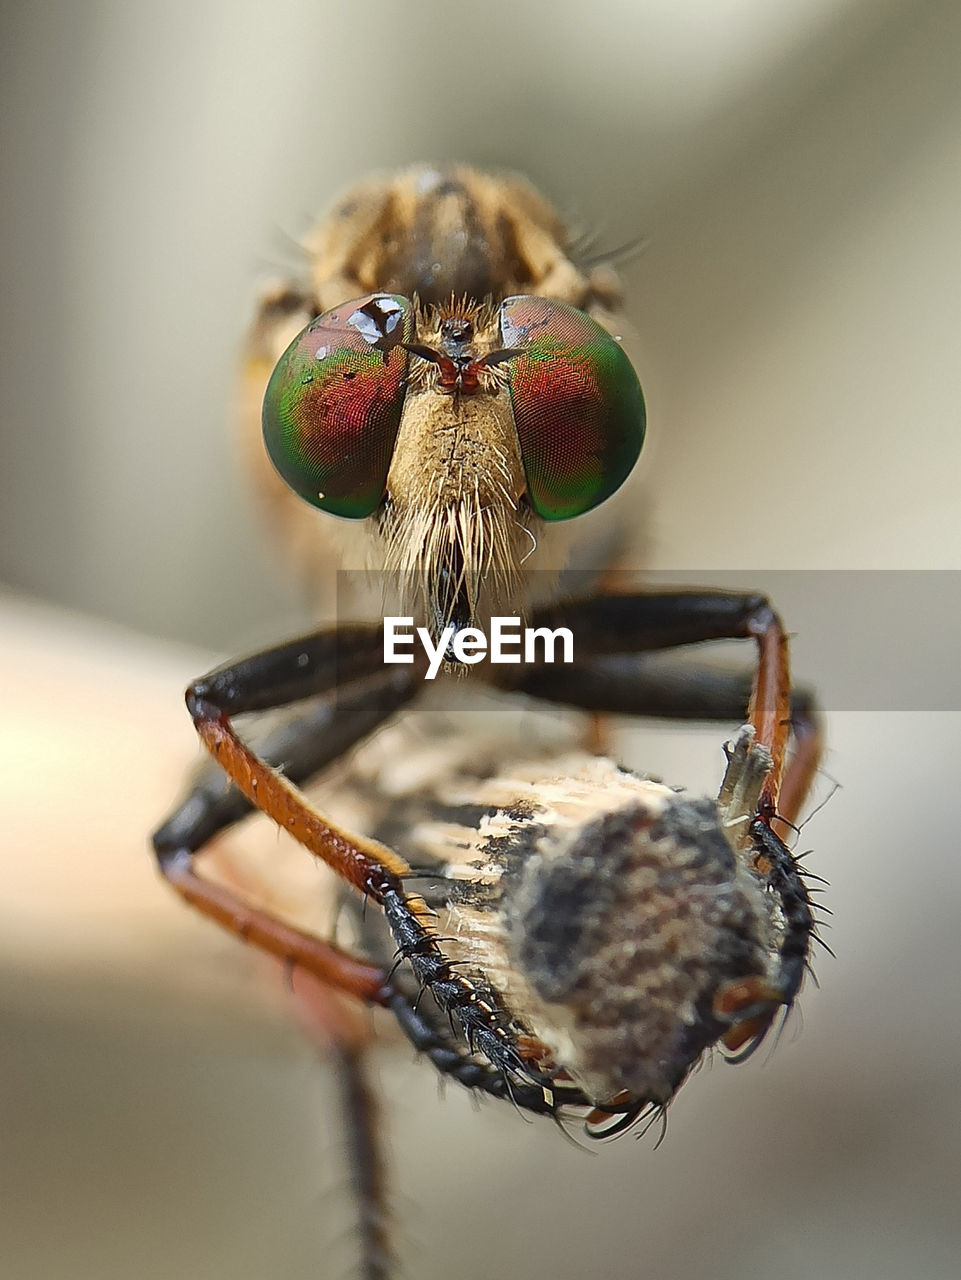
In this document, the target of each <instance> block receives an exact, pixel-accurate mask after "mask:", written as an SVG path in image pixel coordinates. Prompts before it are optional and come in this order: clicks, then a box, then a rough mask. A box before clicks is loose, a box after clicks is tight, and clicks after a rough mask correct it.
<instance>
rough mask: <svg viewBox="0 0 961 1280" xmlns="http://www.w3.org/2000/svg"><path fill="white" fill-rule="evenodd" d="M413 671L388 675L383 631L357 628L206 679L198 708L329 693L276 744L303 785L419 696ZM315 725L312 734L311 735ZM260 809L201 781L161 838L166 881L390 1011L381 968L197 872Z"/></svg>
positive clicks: (266, 947)
mask: <svg viewBox="0 0 961 1280" xmlns="http://www.w3.org/2000/svg"><path fill="white" fill-rule="evenodd" d="M409 671H410V669H409V668H404V667H397V668H392V669H391V670H390V671H389V672H385V670H384V668H383V667H382V666H381V639H380V635H379V632H372V631H371V630H370V629H368V628H350V629H343V630H341V631H340V632H338V633H333V632H328V633H322V634H320V635H315V636H309V637H306V638H305V639H303V640H300V641H294V642H292V643H289V644H285V645H282V646H280V647H279V648H276V649H271V650H268V651H266V652H265V653H262V654H258V655H256V656H255V657H253V658H248V659H245V660H243V661H241V662H238V663H233V664H231V665H229V666H227V667H221V668H219V669H218V670H217V671H215V672H212V673H211V674H210V676H208V677H206V678H205V679H204V680H200V681H196V682H195V683H194V684H193V685H192V686H191V688H190V690H189V692H188V700H192V701H194V702H196V700H197V698H198V696H201V697H202V696H203V694H202V691H203V690H205V689H206V690H209V691H213V696H220V697H222V698H223V699H224V701H226V702H227V703H228V704H230V705H231V706H232V707H233V706H235V705H236V704H237V703H238V702H242V703H243V709H244V710H248V711H263V710H266V709H269V708H271V707H274V706H283V705H287V704H289V703H292V702H295V701H300V700H301V699H304V698H307V697H317V696H318V695H321V694H323V695H326V697H325V698H324V699H323V700H322V701H321V702H320V703H319V704H318V705H317V706H316V707H315V708H313V709H312V710H311V712H309V713H307V714H306V715H305V716H304V717H303V718H302V719H301V720H299V721H298V720H294V721H291V722H289V723H288V724H287V725H286V726H285V727H284V729H283V730H282V731H281V732H280V733H279V734H278V735H275V737H274V738H273V740H270V739H268V743H267V750H268V751H269V752H270V753H271V754H270V757H269V758H270V759H272V761H273V763H274V764H281V763H283V764H285V765H286V767H287V769H288V770H289V771H290V774H291V775H292V776H293V777H295V778H297V779H303V778H305V777H308V776H310V775H311V774H312V773H315V772H316V771H317V770H318V769H320V768H322V767H323V766H324V765H325V764H328V763H330V762H331V761H332V760H334V759H336V758H337V757H339V756H340V755H342V754H343V753H344V752H345V751H346V750H348V749H349V748H350V747H351V746H353V745H354V744H355V743H356V742H358V741H359V740H360V739H361V738H363V737H364V736H365V735H366V734H367V733H369V732H370V731H371V730H372V729H373V728H374V727H376V725H378V724H379V723H381V722H382V721H383V720H385V719H386V718H387V716H389V715H390V714H392V712H394V711H395V710H397V708H398V707H400V706H402V705H403V703H404V702H406V701H407V700H408V699H409V698H410V697H412V696H413V694H414V693H415V692H416V685H415V683H414V680H413V679H412V677H411V676H410V674H408V672H409ZM198 691H201V692H200V693H199V694H198ZM305 727H308V728H310V730H311V732H309V733H307V732H304V730H305ZM298 728H299V730H300V733H299V734H298V732H297V731H296V730H297V729H298ZM260 767H261V769H262V770H263V771H264V772H265V773H266V774H267V775H269V778H270V779H272V780H276V782H277V784H278V785H280V783H281V782H283V785H284V786H286V787H288V788H290V789H291V790H292V786H291V783H290V782H289V781H288V780H287V779H286V778H284V779H282V778H281V775H280V774H279V773H276V772H275V771H274V769H273V767H272V766H271V765H268V764H261V766H260ZM254 794H256V787H255V788H254ZM250 803H251V795H250V794H249V793H248V794H244V792H243V791H242V789H240V788H236V789H230V790H224V788H223V785H222V783H215V782H214V781H213V780H212V778H211V777H210V776H206V777H203V778H201V779H200V780H199V782H198V784H197V785H196V786H195V788H194V789H193V791H192V792H191V793H190V795H189V796H188V797H187V799H186V800H185V801H184V802H183V804H182V805H181V806H180V807H179V808H178V809H177V810H176V811H175V812H174V813H173V814H172V815H171V817H170V818H168V820H167V821H166V822H165V823H164V824H163V826H161V827H160V828H159V830H158V831H157V832H156V834H155V835H154V841H153V842H154V850H155V852H156V855H157V862H158V865H159V867H160V871H161V873H162V874H163V875H164V876H165V878H166V879H167V880H168V881H169V882H170V883H171V885H172V886H173V888H174V889H176V891H177V892H178V893H179V894H180V895H181V897H183V898H184V899H185V900H186V901H187V902H189V903H191V905H193V906H195V907H197V908H198V909H199V910H200V911H202V912H203V913H204V914H205V915H207V916H209V917H210V918H212V919H214V920H216V921H217V922H218V923H219V924H220V925H222V926H223V927H224V928H226V929H227V930H229V931H230V932H232V933H235V934H237V935H238V936H239V937H241V938H243V939H244V940H245V941H247V942H249V943H251V944H252V945H254V946H257V947H259V948H260V949H261V950H263V951H265V952H268V953H269V954H271V955H274V956H277V957H278V958H280V959H281V960H283V961H284V962H285V963H286V964H288V965H289V966H291V967H292V968H298V967H299V968H301V969H303V970H305V971H307V972H309V973H312V974H313V975H314V976H315V977H317V978H320V979H321V980H322V981H323V982H325V983H328V984H329V985H331V986H332V987H334V988H336V989H338V990H341V991H344V992H347V993H348V994H350V995H353V996H356V997H358V998H359V999H361V1000H364V1001H368V1002H371V1001H375V1002H378V1003H382V1002H383V1001H384V1000H385V998H386V997H385V994H384V990H383V988H384V975H383V973H382V972H381V970H380V969H379V968H377V967H376V966H374V965H371V964H369V963H367V962H366V961H363V960H361V959H359V958H357V957H355V956H352V955H350V954H349V953H347V952H345V951H342V950H341V949H340V948H338V947H335V946H334V945H333V944H331V943H329V942H326V941H324V940H322V939H320V938H317V937H315V936H314V935H312V934H309V933H307V932H305V931H303V930H300V929H295V928H293V927H292V926H291V925H288V924H287V923H285V922H284V921H282V920H280V919H279V918H278V917H276V916H275V915H273V914H271V913H270V912H267V911H264V910H262V909H260V908H257V907H253V906H251V905H250V904H248V903H247V902H245V901H244V899H243V898H241V897H240V896H239V895H238V894H237V893H235V892H233V891H232V890H230V889H228V888H226V887H224V886H222V885H219V884H215V883H214V882H213V881H210V880H207V879H205V878H204V877H202V876H200V875H199V874H198V873H197V871H196V870H195V869H194V865H193V860H194V855H195V853H197V852H198V850H199V849H200V848H201V847H202V846H203V845H204V844H206V842H207V841H208V840H210V839H211V838H212V836H213V835H215V834H216V833H217V832H218V831H219V830H221V829H223V828H224V827H225V826H227V825H229V824H230V823H232V822H235V821H237V819H238V818H240V817H242V816H243V814H244V813H245V812H246V810H247V809H248V808H249V806H250ZM329 830H330V832H331V835H332V837H333V838H334V839H335V840H337V841H339V842H340V843H339V845H338V847H341V846H343V847H344V848H345V849H347V848H349V846H350V840H349V837H347V836H345V835H344V833H340V832H336V830H335V829H334V828H333V827H330V828H329ZM362 843H363V842H362ZM378 848H379V847H378ZM384 852H385V853H387V854H389V851H388V850H385V851H384ZM375 856H376V855H375ZM389 856H391V857H393V855H389ZM398 861H399V860H398Z"/></svg>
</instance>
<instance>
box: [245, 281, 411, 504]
mask: <svg viewBox="0 0 961 1280" xmlns="http://www.w3.org/2000/svg"><path fill="white" fill-rule="evenodd" d="M413 328H414V309H413V305H412V303H411V302H410V301H409V300H408V299H407V298H400V297H395V296H394V295H393V294H390V293H374V294H370V295H368V296H367V297H365V298H357V299H355V301H353V302H345V303H344V304H343V306H340V307H335V308H334V310H333V311H325V312H324V314H323V315H322V316H318V318H317V319H316V320H312V321H311V322H310V324H309V325H308V326H307V328H306V329H304V330H303V332H302V333H299V334H298V335H297V337H296V338H295V339H294V340H293V342H292V343H291V344H290V346H289V347H288V348H287V350H286V351H285V352H284V354H283V355H282V356H281V357H280V360H279V361H278V363H277V368H276V369H275V370H274V372H273V373H272V375H271V378H270V382H269V383H268V384H267V393H266V395H265V396H264V412H263V424H264V443H265V444H266V446H267V452H268V454H269V455H270V460H271V462H272V463H273V464H274V466H275V467H276V468H277V470H278V471H279V472H280V474H281V476H283V478H284V480H286V481H287V483H288V484H289V485H290V487H291V489H293V490H294V492H295V493H299V494H300V496H301V497H302V498H306V499H307V501H308V502H310V503H313V505H314V506H315V507H320V508H321V509H322V510H324V511H330V512H332V513H333V514H334V515H337V516H350V517H351V518H353V519H361V518H362V517H364V516H369V515H370V514H371V512H373V511H375V510H376V509H377V507H378V505H379V503H380V501H381V499H382V498H383V496H384V489H385V486H386V484H387V472H388V471H389V470H390V460H391V456H392V455H393V452H394V442H395V440H396V439H397V428H398V426H399V425H400V415H401V411H402V409H403V407H404V396H405V394H406V390H407V361H408V355H407V352H406V351H405V350H404V348H403V346H402V345H401V344H402V343H404V342H409V341H410V340H411V337H412V336H413Z"/></svg>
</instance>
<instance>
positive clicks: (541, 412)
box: [500, 296, 646, 520]
mask: <svg viewBox="0 0 961 1280" xmlns="http://www.w3.org/2000/svg"><path fill="white" fill-rule="evenodd" d="M500 318H501V334H502V336H503V339H504V345H505V347H518V348H520V353H519V354H518V355H516V356H514V357H513V358H512V359H511V360H510V361H509V362H507V366H506V367H507V373H508V386H509V388H510V395H511V404H512V406H513V411H514V421H515V423H516V426H517V434H518V438H519V440H520V446H521V458H522V460H523V463H524V473H525V476H526V478H527V493H528V498H529V500H530V504H531V506H532V507H533V509H534V510H535V511H536V512H537V514H538V515H539V516H540V517H541V519H543V520H568V519H570V518H571V517H572V516H579V515H581V514H583V512H585V511H590V510H591V508H592V507H596V506H598V504H599V503H601V502H603V501H604V499H605V498H609V497H610V496H611V494H612V493H614V491H615V490H616V489H619V488H620V486H621V485H622V484H623V483H624V481H625V480H626V479H627V477H628V475H629V474H630V472H631V470H632V468H633V466H634V463H635V462H636V461H637V457H638V454H639V453H640V451H641V445H642V444H643V443H644V428H645V423H646V414H645V409H644V396H643V394H642V392H641V386H640V383H639V382H638V380H637V374H636V373H635V372H634V368H633V366H632V364H631V362H630V360H628V358H627V356H626V355H625V354H624V351H623V350H622V348H621V346H620V344H619V343H617V342H616V341H615V340H614V338H612V337H611V335H610V334H609V333H608V332H607V330H606V329H604V328H603V327H602V326H601V325H599V324H598V323H597V321H596V320H592V319H591V317H590V316H588V315H586V314H585V313H584V312H583V311H578V310H577V309H576V307H570V306H567V305H566V304H564V303H561V302H551V301H549V300H548V299H547V298H535V297H526V296H518V297H514V298H508V299H507V300H506V301H505V302H504V303H503V304H502V305H501V309H500Z"/></svg>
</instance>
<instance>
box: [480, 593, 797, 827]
mask: <svg viewBox="0 0 961 1280" xmlns="http://www.w3.org/2000/svg"><path fill="white" fill-rule="evenodd" d="M531 621H532V624H533V625H535V626H547V627H551V628H555V627H559V626H566V627H569V628H570V629H571V631H572V632H573V634H574V645H575V655H576V661H575V663H574V665H573V666H567V667H556V666H555V667H550V666H540V667H526V668H525V667H521V668H517V667H508V668H505V669H503V670H502V672H498V673H496V676H495V678H497V679H498V680H499V681H500V682H501V683H503V684H505V685H508V686H509V687H510V688H514V689H520V690H523V691H524V692H526V693H530V694H533V695H534V696H535V697H543V698H549V699H551V700H555V701H558V702H565V703H568V704H569V705H574V706H582V707H585V708H588V709H590V710H592V711H610V712H616V713H620V714H622V715H655V716H664V717H667V718H669V719H719V720H734V719H740V718H742V717H743V716H744V714H745V707H746V712H747V718H748V719H749V720H750V722H751V724H752V725H753V726H754V730H755V736H756V740H757V741H758V742H759V743H761V744H762V745H764V746H766V747H767V748H768V750H769V751H770V753H771V758H772V767H771V771H770V774H769V776H768V778H767V781H766V783H765V786H764V790H763V792H762V795H761V801H760V805H759V814H760V816H761V817H763V818H764V819H765V820H766V821H767V822H769V823H772V822H777V820H778V818H783V819H785V820H786V821H787V822H788V823H790V822H792V821H793V820H794V818H795V817H796V815H797V810H798V808H799V807H800V805H801V804H802V803H803V799H804V796H805V794H806V793H807V789H808V787H809V785H810V782H811V780H812V778H813V776H814V773H815V772H816V769H817V762H818V759H819V758H820V749H821V737H820V732H819V728H818V720H817V715H816V711H815V709H814V707H813V703H812V702H811V699H810V698H809V697H807V696H803V697H796V698H795V699H794V700H793V701H792V697H791V679H790V660H789V646H788V639H787V636H786V634H785V631H784V628H783V626H782V625H781V620H780V618H779V617H778V615H777V614H776V613H775V611H774V610H773V608H772V607H771V605H770V603H769V602H768V601H767V600H766V599H765V597H764V596H760V595H739V594H735V593H731V592H724V591H696V592H695V591H671V592H654V593H651V594H638V595H621V596H616V595H615V596H599V597H597V598H596V599H591V600H585V601H582V602H577V603H573V604H567V605H564V604H562V605H553V606H550V607H549V608H547V609H543V610H540V611H538V612H536V613H535V614H534V616H533V618H532V619H531ZM735 639H753V640H754V641H755V643H756V645H757V655H758V656H757V664H756V666H755V672H754V677H753V680H752V681H750V683H749V684H746V683H745V681H744V679H743V678H742V677H741V676H737V675H727V674H724V673H722V672H710V673H708V672H705V671H703V670H701V669H698V668H692V667H690V666H687V667H683V668H682V667H676V668H673V669H665V667H664V665H663V663H657V662H653V661H651V660H650V659H648V660H647V664H645V655H646V654H650V653H653V652H655V651H659V650H666V649H673V648H677V647H679V646H683V645H691V644H700V643H704V642H707V641H711V640H735ZM792 724H793V726H794V734H795V753H794V757H793V759H792V761H791V762H790V763H789V764H787V765H786V764H785V760H786V747H787V742H788V737H789V734H790V731H791V727H792ZM782 829H783V828H782Z"/></svg>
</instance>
